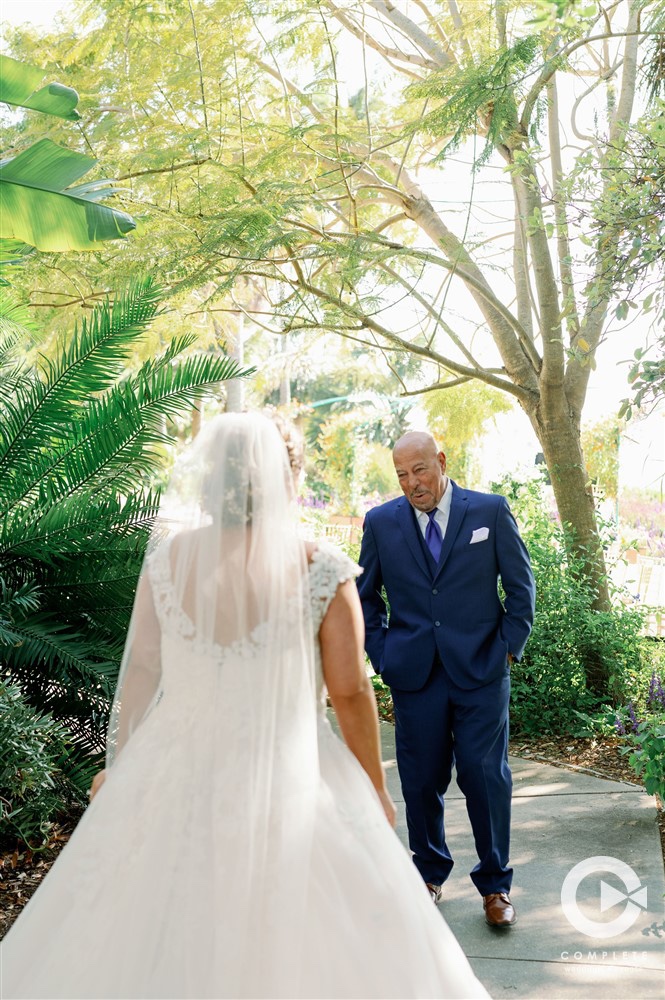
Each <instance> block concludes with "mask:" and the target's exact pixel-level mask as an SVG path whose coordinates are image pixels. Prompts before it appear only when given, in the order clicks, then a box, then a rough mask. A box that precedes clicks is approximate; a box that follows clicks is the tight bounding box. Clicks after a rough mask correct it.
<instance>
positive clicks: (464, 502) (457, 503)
mask: <svg viewBox="0 0 665 1000" xmlns="http://www.w3.org/2000/svg"><path fill="white" fill-rule="evenodd" d="M450 485H452V487H453V496H452V501H451V504H450V514H449V515H448V527H447V528H446V534H445V536H444V539H443V545H442V547H441V555H440V556H439V565H438V566H437V568H436V576H438V575H439V573H440V572H441V570H442V569H443V567H444V565H445V562H446V559H447V558H448V556H449V555H450V552H451V550H452V547H453V545H454V543H455V539H456V538H457V535H458V534H459V530H460V528H461V527H462V521H463V520H464V517H465V515H466V512H467V509H468V506H469V501H468V499H467V497H466V495H465V492H464V490H462V489H460V487H459V486H457V484H456V483H453V482H452V480H451V481H450Z"/></svg>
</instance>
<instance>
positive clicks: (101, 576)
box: [0, 281, 253, 753]
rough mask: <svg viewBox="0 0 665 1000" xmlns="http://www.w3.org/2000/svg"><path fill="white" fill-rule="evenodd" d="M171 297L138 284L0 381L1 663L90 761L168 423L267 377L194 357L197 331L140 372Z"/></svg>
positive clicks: (155, 500) (155, 498) (149, 520)
mask: <svg viewBox="0 0 665 1000" xmlns="http://www.w3.org/2000/svg"><path fill="white" fill-rule="evenodd" d="M158 297H159V291H158V290H157V289H156V288H155V287H154V285H153V284H152V282H150V281H143V282H138V283H137V284H135V285H134V286H133V287H132V288H130V289H129V290H128V291H127V292H126V293H124V294H123V295H120V296H118V297H117V298H116V299H115V300H114V301H113V303H105V304H104V305H101V306H98V307H97V308H96V309H95V311H94V313H93V314H92V316H91V318H90V319H89V320H86V322H84V323H82V324H81V326H80V328H79V329H77V330H76V331H75V334H74V336H73V337H71V338H70V339H69V340H68V341H66V342H63V344H62V346H61V347H60V348H59V353H57V354H56V357H55V360H53V361H50V362H48V361H46V360H44V361H43V362H42V364H41V368H39V369H29V368H27V367H25V366H20V365H19V366H18V368H16V367H14V368H12V369H11V374H12V376H13V381H12V385H11V391H10V390H9V382H7V381H6V379H4V378H0V577H1V578H2V580H3V581H4V590H3V588H2V586H0V661H1V662H2V663H3V665H4V669H5V670H6V671H8V672H9V674H10V676H11V677H12V678H13V679H15V680H16V681H17V682H18V683H19V684H20V686H21V689H22V691H23V692H24V693H25V698H26V699H27V700H28V702H29V703H30V704H32V705H33V706H35V707H36V708H38V709H40V710H48V711H50V712H52V714H53V717H54V718H55V719H57V720H61V721H64V723H65V725H66V727H67V729H68V731H70V732H71V733H73V734H74V736H75V738H76V740H77V741H78V744H77V745H80V746H81V747H84V748H86V751H87V752H90V753H96V752H97V751H98V750H99V749H100V748H101V746H102V744H103V740H104V736H105V730H106V725H107V721H108V709H109V699H110V695H111V693H112V691H113V688H114V684H115V680H116V677H117V671H118V667H119V662H120V658H121V656H122V649H123V645H124V639H125V635H126V630H127V627H128V624H129V618H130V614H131V608H132V604H133V598H134V592H135V589H136V583H137V580H138V575H139V572H140V568H141V563H142V559H143V554H144V551H145V546H146V543H147V540H148V537H149V534H150V531H151V529H152V527H153V525H154V520H155V516H156V513H157V509H158V505H159V493H158V491H156V490H154V489H152V488H151V486H150V484H151V482H153V481H154V479H155V476H156V475H157V474H158V472H159V471H160V468H161V463H162V461H163V455H164V451H165V447H164V445H165V442H167V441H168V443H169V444H170V443H171V442H170V435H169V433H168V431H167V430H166V428H167V426H168V422H169V420H170V418H173V417H181V416H182V415H183V414H184V413H188V412H189V409H190V407H191V406H192V404H193V403H195V402H197V401H198V400H199V399H200V397H201V395H202V394H203V393H204V392H205V391H207V390H209V389H210V387H212V386H214V385H216V384H217V383H219V382H222V381H225V380H227V379H230V378H240V377H245V376H246V375H248V374H249V373H250V372H251V371H253V369H249V368H244V367H242V366H241V365H239V364H238V363H237V362H235V361H233V360H231V359H230V358H228V357H226V356H224V355H222V354H212V353H208V354H190V353H189V351H190V349H191V347H192V346H193V344H194V337H193V335H191V334H185V335H183V336H179V337H177V338H174V339H173V340H172V341H171V343H170V345H169V346H168V347H167V348H166V349H165V350H164V351H163V352H161V354H160V355H158V356H157V357H155V358H152V359H151V360H150V361H149V362H147V363H145V364H144V365H143V366H142V367H141V368H140V369H139V371H138V372H137V373H135V374H126V373H125V364H126V363H127V361H128V359H129V356H130V355H131V354H132V353H133V350H134V347H135V344H136V340H137V338H138V337H139V336H140V335H141V334H142V333H143V332H144V330H145V329H146V327H147V325H148V324H149V322H150V320H151V319H152V317H153V316H154V315H155V314H156V312H157V306H158ZM5 341H6V343H5V347H6V352H5V356H4V360H5V365H6V367H5V372H7V371H9V370H10V366H9V360H8V359H9V358H10V357H11V351H12V344H13V342H14V340H13V339H12V335H11V334H9V335H8V336H7V337H6V338H5ZM2 363H3V357H2V354H1V352H0V368H1V366H2ZM3 374H4V373H3ZM12 595H13V596H12Z"/></svg>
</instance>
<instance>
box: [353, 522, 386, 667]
mask: <svg viewBox="0 0 665 1000" xmlns="http://www.w3.org/2000/svg"><path fill="white" fill-rule="evenodd" d="M358 561H359V563H360V565H361V566H362V568H363V572H362V575H361V576H359V577H358V593H359V594H360V603H361V604H362V609H363V618H364V619H365V650H366V652H367V655H368V656H369V659H370V662H371V664H372V667H373V668H374V671H375V672H376V673H377V674H380V673H381V660H382V659H383V647H384V645H385V641H386V630H387V628H388V614H387V608H386V603H385V601H384V599H383V597H382V595H381V591H382V587H383V578H382V575H381V563H380V560H379V553H378V551H377V547H376V541H375V538H374V532H373V530H372V525H371V523H370V519H369V517H366V518H365V524H364V530H363V537H362V542H361V544H360V558H359V560H358Z"/></svg>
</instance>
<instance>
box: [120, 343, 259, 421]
mask: <svg viewBox="0 0 665 1000" xmlns="http://www.w3.org/2000/svg"><path fill="white" fill-rule="evenodd" d="M254 371H255V369H254V368H243V367H242V366H241V365H240V364H239V363H238V362H237V361H234V360H233V359H232V358H228V357H226V356H224V355H222V356H219V355H211V354H196V355H190V356H189V357H188V358H186V359H185V360H184V361H183V362H182V363H181V364H178V365H168V366H159V367H155V366H153V364H152V362H147V363H146V364H145V365H144V366H143V368H142V369H141V370H140V371H139V373H138V375H137V376H135V377H134V379H132V388H133V391H134V393H135V394H136V398H137V400H138V403H139V406H140V407H141V410H142V412H143V415H144V419H146V420H151V421H152V420H154V419H155V417H164V416H166V417H172V416H175V414H176V413H178V412H180V411H181V410H182V408H183V406H194V405H195V404H196V403H197V402H198V401H199V400H200V398H201V395H202V394H203V393H204V392H205V389H206V388H209V387H210V386H212V385H215V384H216V383H218V382H224V381H227V380H228V379H234V378H245V377H247V376H248V375H251V374H252V373H253V372H254Z"/></svg>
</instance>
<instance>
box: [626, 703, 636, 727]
mask: <svg viewBox="0 0 665 1000" xmlns="http://www.w3.org/2000/svg"><path fill="white" fill-rule="evenodd" d="M626 711H627V713H628V721H629V722H630V725H631V729H632V730H633V732H634V733H636V732H637V731H638V726H639V722H638V721H637V716H636V715H635V709H634V708H633V703H632V701H629V702H628V705H627V706H626Z"/></svg>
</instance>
